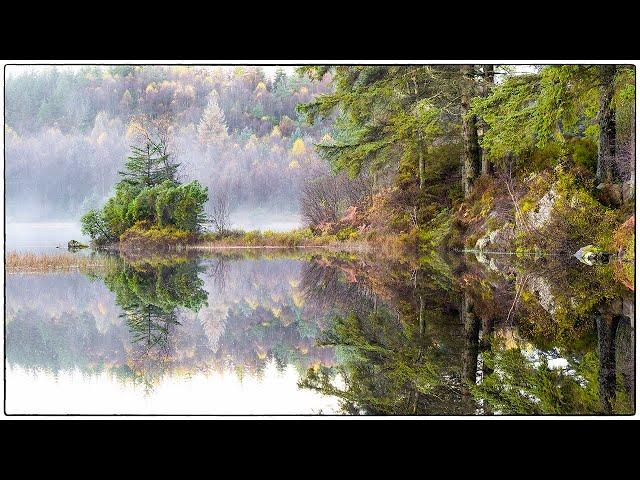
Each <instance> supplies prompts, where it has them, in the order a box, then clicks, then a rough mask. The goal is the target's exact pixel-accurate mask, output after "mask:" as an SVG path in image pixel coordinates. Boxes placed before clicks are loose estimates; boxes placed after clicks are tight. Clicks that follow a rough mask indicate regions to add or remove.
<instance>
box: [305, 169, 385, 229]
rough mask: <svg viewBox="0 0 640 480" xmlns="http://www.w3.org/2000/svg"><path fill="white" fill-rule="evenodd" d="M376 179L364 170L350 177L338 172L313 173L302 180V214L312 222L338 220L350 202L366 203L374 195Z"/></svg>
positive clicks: (355, 203)
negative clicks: (354, 176)
mask: <svg viewBox="0 0 640 480" xmlns="http://www.w3.org/2000/svg"><path fill="white" fill-rule="evenodd" d="M372 191H373V181H372V178H371V176H370V175H368V174H361V175H358V176H357V177H356V178H354V179H350V178H349V177H348V175H346V174H345V173H340V174H338V175H332V174H327V175H322V176H319V177H316V176H315V175H311V176H310V177H309V178H307V180H306V181H305V182H304V183H303V185H302V187H301V195H300V210H301V213H302V217H303V218H304V220H305V221H306V222H307V223H308V224H309V225H312V226H313V225H320V224H322V223H327V222H329V223H331V222H336V221H338V220H339V219H340V218H341V217H342V215H343V214H344V212H345V210H346V209H347V208H348V207H350V206H363V204H365V203H366V202H368V200H369V199H370V198H371V194H372Z"/></svg>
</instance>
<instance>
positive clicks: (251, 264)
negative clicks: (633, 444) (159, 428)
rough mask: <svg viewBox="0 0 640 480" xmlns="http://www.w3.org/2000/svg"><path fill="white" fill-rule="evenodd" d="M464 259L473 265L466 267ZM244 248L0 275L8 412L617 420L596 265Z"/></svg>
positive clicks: (617, 296)
mask: <svg viewBox="0 0 640 480" xmlns="http://www.w3.org/2000/svg"><path fill="white" fill-rule="evenodd" d="M479 260H480V261H479ZM479 260H478V259H477V258H475V257H474V256H469V255H467V256H452V257H450V258H441V257H437V256H431V257H423V258H410V259H402V260H394V261H382V260H381V259H379V258H369V257H366V256H360V257H358V256H353V255H345V254H343V255H339V256H336V255H327V254H324V253H322V252H315V251H303V252H291V251H274V250H272V251H268V252H259V251H253V250H245V251H242V252H235V253H233V252H227V253H224V254H207V255H200V256H183V257H179V256H161V257H154V258H137V259H131V258H129V259H124V258H118V257H110V260H109V261H108V262H107V266H106V267H105V268H104V269H102V270H101V271H100V272H97V273H94V274H91V275H89V274H83V273H48V274H8V275H7V281H6V367H7V375H6V378H7V384H6V394H7V395H6V410H7V412H8V413H12V414H20V413H43V414H62V413H80V414H82V413H84V414H100V413H107V414H109V413H125V414H126V413H129V414H136V413H137V414H376V415H414V414H421V415H439V414H448V415H477V414H485V415H486V414H586V415H597V414H629V413H633V412H634V409H635V398H634V391H635V385H634V378H635V372H634V364H635V350H634V346H635V345H634V339H635V330H634V327H635V325H634V318H635V315H634V303H633V292H632V291H631V290H629V289H627V288H626V287H624V286H622V285H621V284H620V283H618V282H616V281H615V280H613V277H612V268H611V266H609V265H605V266H600V267H587V266H583V265H580V264H577V262H572V263H568V264H562V265H558V264H556V263H550V262H549V261H546V260H544V259H543V260H537V261H532V260H530V259H529V260H525V261H524V262H526V263H524V266H523V265H522V264H519V263H518V262H517V261H515V260H513V261H512V259H509V258H506V257H496V258H491V259H486V258H480V259H479Z"/></svg>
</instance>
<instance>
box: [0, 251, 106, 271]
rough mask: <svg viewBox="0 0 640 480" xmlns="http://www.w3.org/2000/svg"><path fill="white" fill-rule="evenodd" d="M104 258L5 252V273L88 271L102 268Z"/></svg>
mask: <svg viewBox="0 0 640 480" xmlns="http://www.w3.org/2000/svg"><path fill="white" fill-rule="evenodd" d="M107 261H108V259H107V258H105V257H87V256H85V255H74V254H71V253H60V254H50V253H33V252H7V254H6V261H5V269H6V272H7V273H30V272H68V271H90V270H95V269H97V268H101V267H104V266H105V265H106V263H107Z"/></svg>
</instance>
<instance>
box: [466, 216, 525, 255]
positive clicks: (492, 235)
mask: <svg viewBox="0 0 640 480" xmlns="http://www.w3.org/2000/svg"><path fill="white" fill-rule="evenodd" d="M514 235H515V230H514V228H513V226H512V225H511V224H510V223H505V224H504V225H503V226H502V227H501V228H498V229H496V230H491V231H490V232H487V234H486V235H484V236H483V237H480V238H479V239H478V240H477V241H476V244H475V249H476V250H490V251H494V252H506V251H510V250H512V241H513V238H514Z"/></svg>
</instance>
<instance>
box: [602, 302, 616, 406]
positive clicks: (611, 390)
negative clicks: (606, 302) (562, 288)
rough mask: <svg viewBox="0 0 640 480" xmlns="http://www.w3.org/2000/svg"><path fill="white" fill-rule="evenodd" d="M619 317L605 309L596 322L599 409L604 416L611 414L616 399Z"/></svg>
mask: <svg viewBox="0 0 640 480" xmlns="http://www.w3.org/2000/svg"><path fill="white" fill-rule="evenodd" d="M619 322H620V316H619V315H616V314H615V313H613V312H611V311H610V308H607V309H605V310H604V311H603V312H601V313H600V315H599V318H598V319H597V320H596V325H597V328H598V357H599V360H600V370H599V374H598V380H599V394H600V406H601V407H600V408H601V412H602V413H603V414H604V415H611V414H612V413H613V402H614V400H615V397H616V331H617V329H618V324H619Z"/></svg>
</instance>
